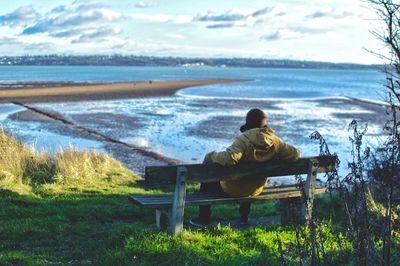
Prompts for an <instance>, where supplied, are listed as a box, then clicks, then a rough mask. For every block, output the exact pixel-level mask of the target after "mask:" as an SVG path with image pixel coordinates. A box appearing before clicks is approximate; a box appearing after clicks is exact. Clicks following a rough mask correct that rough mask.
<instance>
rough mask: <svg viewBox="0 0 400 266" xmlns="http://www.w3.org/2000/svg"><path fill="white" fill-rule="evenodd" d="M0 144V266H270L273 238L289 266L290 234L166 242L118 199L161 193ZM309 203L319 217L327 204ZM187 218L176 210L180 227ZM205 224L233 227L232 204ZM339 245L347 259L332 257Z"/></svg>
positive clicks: (6, 141) (86, 159) (129, 179)
mask: <svg viewBox="0 0 400 266" xmlns="http://www.w3.org/2000/svg"><path fill="white" fill-rule="evenodd" d="M0 144H1V147H0V149H1V150H0V154H1V155H4V156H2V157H0V221H1V222H0V265H71V264H73V265H279V264H280V259H281V258H280V256H279V249H278V247H279V245H278V239H279V240H280V241H281V242H282V249H283V251H284V253H285V256H286V257H285V260H286V261H288V262H289V263H290V264H294V265H295V264H298V261H297V259H296V256H295V250H296V248H295V232H294V231H293V229H292V228H291V227H282V226H277V225H276V226H272V227H255V228H250V229H242V230H239V229H232V228H230V227H228V226H225V227H223V226H216V227H211V228H208V229H202V230H192V229H186V230H185V231H184V233H183V234H182V235H181V236H178V237H173V236H170V235H168V234H166V233H164V232H158V231H157V230H156V228H155V221H154V211H153V210H148V209H142V208H139V207H137V206H134V205H133V204H131V203H130V202H129V201H128V200H127V196H128V195H131V194H152V193H163V192H160V191H156V190H146V189H144V188H143V187H141V186H140V185H139V183H137V176H136V175H135V174H134V173H132V172H130V171H129V170H128V169H126V168H125V167H124V166H122V165H121V164H120V163H119V162H117V161H115V160H113V159H112V158H110V157H108V156H103V155H98V154H96V153H93V152H78V151H76V150H74V149H68V150H66V151H61V152H60V153H58V154H57V155H55V156H50V155H48V154H44V153H37V152H36V151H35V150H34V149H30V148H27V147H25V146H24V145H22V144H21V143H19V142H17V141H15V140H14V139H12V138H11V137H9V136H8V135H7V134H5V133H4V132H0ZM195 189H197V187H196V186H191V187H190V190H195ZM316 203H317V204H316V205H317V209H318V213H320V215H322V216H321V218H328V217H329V213H328V212H327V211H326V210H327V208H328V207H327V206H328V205H329V204H331V203H330V202H329V200H327V198H320V199H318V200H317V201H316ZM196 212H197V208H187V209H185V220H186V222H187V220H188V219H189V218H190V217H191V216H194V215H196ZM274 214H277V208H276V203H275V202H273V201H270V202H264V203H257V204H254V205H253V206H252V213H251V216H252V217H262V216H265V215H274ZM213 216H214V219H216V220H221V221H222V220H230V219H237V218H238V217H237V216H238V206H235V205H226V206H216V207H215V208H213ZM322 235H323V236H324V238H325V252H326V253H327V254H331V255H332V258H333V260H334V262H335V263H338V264H339V263H340V264H343V263H348V262H349V261H351V256H350V251H351V247H350V244H349V242H348V241H347V240H346V239H345V237H343V236H342V235H340V234H337V233H334V232H333V231H332V226H331V225H330V224H329V223H328V222H326V223H325V224H324V226H323V227H322ZM339 238H340V239H342V242H343V243H344V249H345V254H346V256H342V257H338V256H337V255H335V254H338V252H337V251H338V244H337V243H338V242H337V239H339Z"/></svg>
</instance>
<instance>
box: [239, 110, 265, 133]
mask: <svg viewBox="0 0 400 266" xmlns="http://www.w3.org/2000/svg"><path fill="white" fill-rule="evenodd" d="M265 126H267V116H266V115H265V113H264V112H263V111H262V110H260V109H257V108H254V109H251V110H250V111H248V112H247V115H246V124H244V125H243V126H241V127H240V131H241V132H244V131H246V130H249V129H252V128H260V127H265Z"/></svg>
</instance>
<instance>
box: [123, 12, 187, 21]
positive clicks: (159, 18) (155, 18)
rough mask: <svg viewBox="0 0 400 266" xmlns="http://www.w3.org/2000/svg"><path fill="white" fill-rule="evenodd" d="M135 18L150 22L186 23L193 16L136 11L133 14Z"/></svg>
mask: <svg viewBox="0 0 400 266" xmlns="http://www.w3.org/2000/svg"><path fill="white" fill-rule="evenodd" d="M131 17H132V18H133V19H137V20H143V21H148V22H159V23H175V24H185V23H189V22H191V21H192V16H188V15H168V14H152V15H148V14H141V13H134V14H132V15H131Z"/></svg>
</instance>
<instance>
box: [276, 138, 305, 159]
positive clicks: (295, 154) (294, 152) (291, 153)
mask: <svg viewBox="0 0 400 266" xmlns="http://www.w3.org/2000/svg"><path fill="white" fill-rule="evenodd" d="M277 140H278V145H277V146H278V147H277V154H278V158H279V159H281V160H285V161H289V162H294V161H297V160H298V159H300V151H299V150H298V149H296V148H295V147H294V146H292V145H290V144H287V143H285V142H284V141H283V140H281V139H280V138H278V137H277Z"/></svg>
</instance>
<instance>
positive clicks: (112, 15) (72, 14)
mask: <svg viewBox="0 0 400 266" xmlns="http://www.w3.org/2000/svg"><path fill="white" fill-rule="evenodd" d="M121 17H122V14H121V13H119V12H116V11H113V10H110V9H107V8H105V7H104V6H102V5H100V4H87V5H86V4H84V5H78V6H73V7H71V8H64V7H63V6H61V7H59V8H58V9H57V8H55V9H53V12H50V13H49V14H47V16H46V17H45V18H43V19H41V20H39V21H37V22H36V23H35V24H34V25H32V26H30V27H27V28H25V29H24V30H23V32H22V34H23V35H31V34H37V33H43V32H44V33H49V34H52V35H56V33H57V32H58V31H65V30H68V29H72V28H82V27H85V26H86V27H87V26H93V25H95V26H97V27H98V26H101V25H104V24H105V23H110V22H116V21H118V20H119V19H121Z"/></svg>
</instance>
